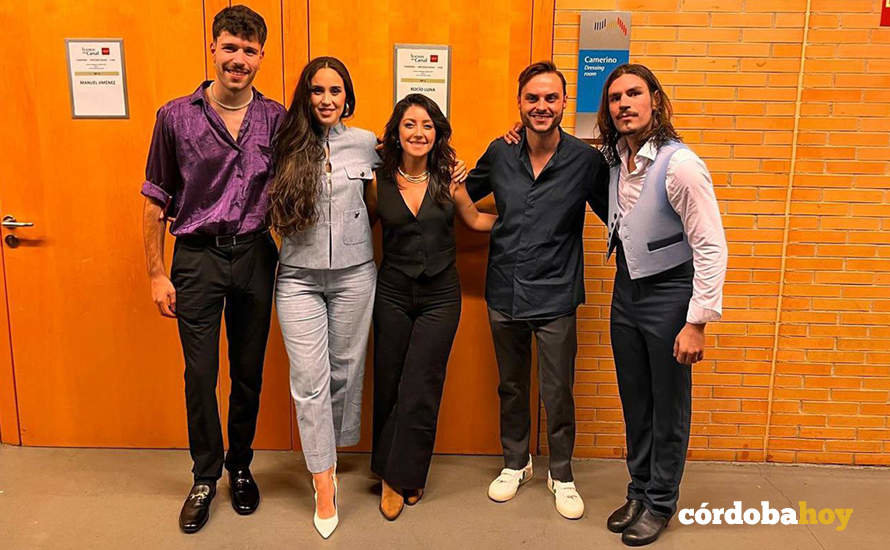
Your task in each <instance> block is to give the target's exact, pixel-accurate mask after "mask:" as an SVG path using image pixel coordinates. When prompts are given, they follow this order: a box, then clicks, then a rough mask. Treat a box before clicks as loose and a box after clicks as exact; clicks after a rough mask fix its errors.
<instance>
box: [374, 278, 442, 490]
mask: <svg viewBox="0 0 890 550" xmlns="http://www.w3.org/2000/svg"><path fill="white" fill-rule="evenodd" d="M459 320H460V280H459V279H458V276H457V269H456V268H455V267H454V266H451V267H450V268H448V269H446V270H445V271H443V272H441V273H438V274H436V275H434V276H432V277H426V276H423V275H421V276H420V277H419V278H417V279H413V278H411V277H408V276H407V275H405V274H403V273H401V272H400V271H398V270H397V269H395V268H393V267H390V266H387V265H386V264H384V265H383V267H381V269H380V273H379V274H378V276H377V294H376V298H375V301H374V439H373V447H372V454H371V470H372V471H373V472H374V473H375V474H377V475H379V476H380V477H382V478H383V479H385V480H386V481H387V483H389V484H390V485H393V486H395V487H398V488H401V489H422V488H423V487H424V486H425V485H426V478H427V474H428V472H429V469H430V460H432V456H433V446H434V445H435V443H436V424H437V422H438V419H439V404H440V403H441V401H442V389H443V387H444V385H445V367H446V365H447V364H448V355H449V354H450V353H451V344H452V343H453V342H454V334H455V333H456V332H457V324H458V321H459Z"/></svg>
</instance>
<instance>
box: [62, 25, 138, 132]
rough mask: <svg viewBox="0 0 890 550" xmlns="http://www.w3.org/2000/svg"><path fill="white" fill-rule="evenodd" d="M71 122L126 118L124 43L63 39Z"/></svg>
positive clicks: (127, 112)
mask: <svg viewBox="0 0 890 550" xmlns="http://www.w3.org/2000/svg"><path fill="white" fill-rule="evenodd" d="M65 50H66V54H67V57H68V83H69V85H70V90H71V116H72V118H129V117H130V111H129V105H128V103H127V77H126V72H125V69H124V41H123V40H122V39H120V38H116V39H97V38H66V39H65Z"/></svg>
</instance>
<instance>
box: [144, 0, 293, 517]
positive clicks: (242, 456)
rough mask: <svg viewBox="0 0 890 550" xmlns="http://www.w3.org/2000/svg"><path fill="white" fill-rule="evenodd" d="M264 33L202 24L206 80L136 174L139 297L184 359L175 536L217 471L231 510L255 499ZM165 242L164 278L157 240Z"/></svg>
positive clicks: (262, 299)
mask: <svg viewBox="0 0 890 550" xmlns="http://www.w3.org/2000/svg"><path fill="white" fill-rule="evenodd" d="M265 41H266V24H265V22H264V21H263V18H262V17H261V16H260V15H259V14H257V13H256V12H254V11H252V10H250V9H249V8H247V7H244V6H232V7H229V8H225V9H223V10H222V11H220V12H219V13H218V14H217V15H216V17H215V18H214V20H213V42H212V43H211V44H210V52H211V54H212V56H213V64H214V66H215V68H216V80H215V81H207V82H204V83H203V84H201V85H200V86H199V87H198V89H197V90H195V92H194V93H192V94H191V95H189V96H185V97H181V98H178V99H174V100H173V101H171V102H169V103H167V104H166V105H164V106H163V107H161V108H160V109H159V110H158V115H157V122H156V123H155V128H154V134H153V135H152V140H151V148H150V150H149V153H148V162H147V166H146V169H145V182H144V183H143V185H142V194H143V195H144V196H145V208H144V214H143V229H144V240H145V255H146V262H147V264H148V274H149V278H150V280H151V295H152V299H153V300H154V302H155V304H157V306H158V309H159V310H160V313H161V315H163V316H165V317H174V318H176V320H177V323H178V325H179V339H180V341H181V343H182V351H183V355H184V357H185V398H186V399H185V400H186V410H187V416H188V434H189V450H190V452H191V456H192V460H193V461H194V467H193V468H192V472H193V473H194V485H193V486H192V489H191V491H190V492H189V495H188V498H187V499H186V501H185V503H184V504H183V506H182V511H181V512H180V515H179V526H180V529H182V530H183V531H184V532H186V533H194V532H196V531H198V530H200V529H201V527H203V526H204V524H205V523H206V522H207V519H208V518H209V515H210V503H211V501H212V499H213V497H214V495H215V494H216V481H217V480H218V479H219V478H220V477H221V475H222V468H223V466H225V467H226V469H227V470H228V472H229V488H230V491H231V494H232V506H233V507H234V508H235V511H236V512H238V513H239V514H250V513H252V512H253V511H254V510H256V508H257V506H258V505H259V498H260V496H259V489H258V488H257V486H256V483H255V482H254V480H253V476H252V475H251V473H250V469H249V467H250V462H251V459H252V458H253V450H252V448H251V445H252V443H253V437H254V433H255V432H256V419H257V413H258V412H259V404H260V386H261V383H262V371H263V356H264V355H265V350H266V339H267V337H268V334H269V321H270V317H271V313H272V290H273V286H274V280H275V268H276V265H277V261H278V250H277V247H276V245H275V242H274V241H273V240H272V237H271V236H270V235H269V230H268V224H267V219H266V210H267V201H268V196H267V194H266V185H267V183H268V181H269V179H270V172H271V167H270V146H271V141H272V136H273V135H274V134H275V131H276V130H277V128H278V124H279V122H280V121H281V120H282V119H283V116H284V114H285V110H284V107H283V106H281V105H280V104H279V103H276V102H275V101H272V100H270V99H267V98H265V97H264V96H263V95H262V94H260V93H259V92H258V91H257V90H256V89H254V88H253V87H252V86H251V83H252V82H253V79H254V77H255V76H256V73H257V71H258V70H259V68H260V63H261V61H262V59H263V44H264V43H265ZM168 220H169V221H170V233H172V234H173V235H174V236H175V237H176V244H175V248H174V252H173V265H172V266H171V275H170V277H168V276H167V274H166V270H165V267H164V230H165V227H166V224H167V221H168ZM223 314H225V319H226V334H227V336H228V343H229V364H230V370H229V374H230V377H231V379H232V390H231V393H230V395H229V418H228V433H229V451H228V453H227V454H226V453H225V451H224V448H223V439H222V430H221V427H220V420H219V414H218V412H217V411H218V408H217V401H216V381H217V374H218V371H219V331H220V323H221V318H222V316H223Z"/></svg>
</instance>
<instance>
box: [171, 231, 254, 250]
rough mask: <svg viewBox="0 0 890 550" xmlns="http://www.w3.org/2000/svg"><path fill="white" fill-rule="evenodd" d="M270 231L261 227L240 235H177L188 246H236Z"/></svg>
mask: <svg viewBox="0 0 890 550" xmlns="http://www.w3.org/2000/svg"><path fill="white" fill-rule="evenodd" d="M268 233H269V230H268V229H259V230H257V231H251V232H250V233H241V234H240V235H183V236H181V237H177V240H178V241H182V242H183V243H184V244H186V245H188V246H216V247H224V246H235V245H239V244H247V243H249V242H252V241H255V240H257V239H259V238H260V237H263V236H264V235H267V234H268Z"/></svg>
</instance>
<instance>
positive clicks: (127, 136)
mask: <svg viewBox="0 0 890 550" xmlns="http://www.w3.org/2000/svg"><path fill="white" fill-rule="evenodd" d="M210 3H211V2H208V4H210ZM258 3H259V2H258ZM262 4H263V5H266V4H268V5H270V6H271V5H273V4H275V5H277V3H274V2H262ZM219 7H221V6H219ZM208 9H211V8H208ZM215 11H216V10H214V13H215ZM211 17H212V13H211ZM205 21H206V14H205V11H204V6H203V4H202V3H201V2H194V1H193V0H158V1H152V2H140V3H129V2H115V1H111V0H79V1H77V2H73V1H66V2H60V1H52V0H39V1H38V0H35V1H31V2H18V3H10V2H5V3H4V4H3V5H2V7H0V23H2V25H3V28H4V29H6V33H7V37H9V38H11V41H12V43H13V44H15V49H16V51H17V52H19V54H18V55H19V56H20V57H19V60H20V61H21V62H20V63H18V64H17V65H16V68H15V71H14V72H15V74H14V75H12V74H10V75H9V76H8V77H7V78H4V79H2V80H0V97H3V98H4V102H5V104H6V106H7V109H4V130H5V132H4V134H6V137H7V139H5V140H4V143H5V155H4V161H3V166H4V171H3V174H2V176H0V177H2V183H0V214H2V215H7V214H10V215H13V216H15V217H16V218H18V219H19V220H27V221H32V222H34V224H35V225H34V227H32V228H27V229H16V230H15V233H16V235H17V236H18V237H19V238H21V239H22V244H21V246H19V247H17V248H10V247H8V246H7V245H6V244H4V245H3V256H2V259H3V265H4V267H5V280H4V282H5V290H6V294H7V295H6V302H5V303H4V305H7V304H8V312H9V317H8V323H9V334H10V336H11V337H10V339H9V341H10V342H11V352H10V351H8V350H7V351H6V352H5V353H4V349H3V347H0V377H2V380H0V415H2V416H0V422H3V423H4V425H3V440H4V441H8V442H15V437H14V434H13V432H14V431H16V430H13V426H12V425H10V419H13V420H14V421H15V422H17V423H18V424H19V426H20V434H21V442H22V443H23V444H26V445H52V446H115V447H186V446H187V435H186V421H185V405H184V391H183V365H182V354H181V351H180V347H179V341H178V337H177V331H176V325H175V322H174V321H172V320H168V319H163V318H161V317H160V316H159V315H158V313H157V311H156V310H155V308H154V305H153V304H152V303H151V300H150V297H149V290H148V282H147V277H146V275H145V261H144V256H143V251H142V244H141V243H142V236H141V220H140V216H141V214H140V212H141V208H142V200H141V197H140V195H139V187H140V184H141V182H142V180H143V179H144V166H145V158H146V153H147V149H148V143H149V138H150V135H151V130H152V126H153V124H154V121H155V112H156V110H157V109H158V107H159V106H160V105H162V104H163V103H164V102H166V101H168V100H170V99H172V98H174V97H178V96H183V95H187V94H189V93H191V92H192V91H193V90H194V89H195V88H196V87H197V86H198V84H199V83H200V82H201V81H202V80H203V79H204V78H205V75H206V73H205V71H206V65H205V52H206V51H207V43H208V42H209V40H210V33H209V32H207V34H206V36H205V33H204V22H205ZM267 21H269V23H270V40H271V41H272V42H271V45H272V46H273V48H274V49H275V53H273V54H272V56H271V58H272V59H273V61H272V63H271V65H272V66H271V67H270V66H269V65H270V64H267V65H266V66H265V67H264V69H265V70H266V73H261V74H263V77H262V79H260V80H259V83H262V84H263V85H268V86H269V87H270V88H271V89H267V90H264V91H265V92H266V93H267V95H269V96H270V97H274V98H278V99H280V98H281V91H282V88H281V84H280V82H281V77H280V74H281V73H280V66H281V65H280V51H281V37H280V32H281V13H280V10H279V11H276V12H275V13H274V14H273V17H268V16H267ZM90 37H94V38H123V39H124V49H125V59H126V68H127V81H128V82H127V87H128V91H129V107H130V118H129V119H125V120H89V119H78V120H74V119H72V118H71V107H70V103H69V95H68V94H69V92H68V77H67V73H66V63H65V42H64V39H65V38H90ZM276 57H277V60H275V58H276ZM276 64H278V67H277V68H276V67H275V65H276ZM269 73H271V74H270V75H269V77H266V74H269ZM276 74H277V75H278V77H277V84H276V77H275V75H276ZM267 78H268V80H267ZM8 234H9V231H8V230H4V231H3V236H4V237H5V236H6V235H8ZM167 248H168V258H167V265H168V266H169V258H170V254H169V253H170V250H171V249H172V242H170V240H168V247H167ZM0 298H2V295H0ZM2 321H3V322H2V323H0V329H2V328H4V327H3V323H5V322H6V319H2ZM273 334H274V331H273ZM0 338H2V337H0ZM277 345H278V347H277V348H276V347H275V345H274V344H273V345H272V346H270V354H269V355H270V361H269V362H268V363H267V369H266V376H265V388H264V390H265V391H264V392H263V403H262V411H261V415H260V427H259V433H258V437H257V442H256V443H257V447H258V448H289V447H290V442H291V436H290V413H289V402H290V401H289V398H288V395H287V370H286V362H284V361H282V360H281V356H282V354H281V353H279V352H280V341H279V342H278V344H277ZM222 356H223V357H225V354H224V353H223V354H222ZM10 358H11V360H12V361H14V376H13V373H12V368H11V366H10V364H9V363H10V361H8V359H10ZM226 372H227V365H226V364H225V360H223V366H222V369H221V379H222V380H225V379H226V375H225V373H226ZM13 379H14V387H13V386H12V384H11V381H12V380H13ZM223 385H224V386H225V382H223ZM226 388H227V386H226V387H224V388H223V390H224V391H223V392H222V395H224V396H225V395H227V394H228V390H227V389H226ZM11 394H12V395H15V399H16V400H17V408H16V407H10V405H9V401H8V399H9V396H10V395H11ZM220 401H221V403H223V402H225V399H221V400H220Z"/></svg>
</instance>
